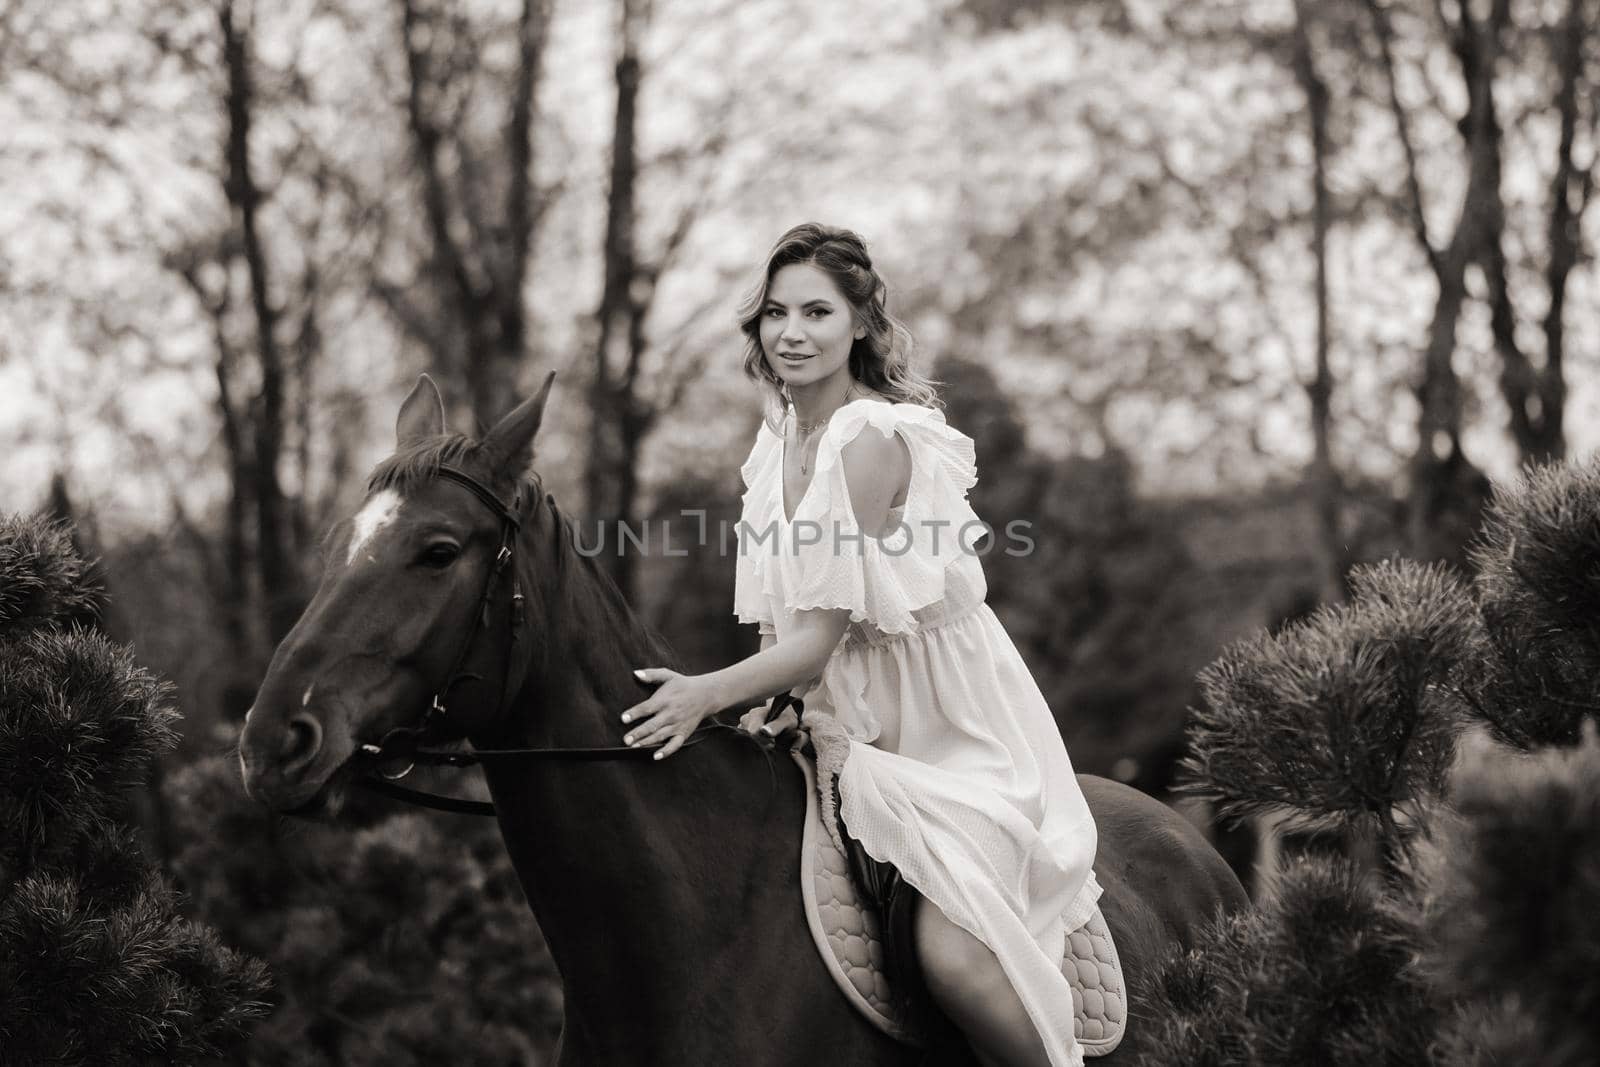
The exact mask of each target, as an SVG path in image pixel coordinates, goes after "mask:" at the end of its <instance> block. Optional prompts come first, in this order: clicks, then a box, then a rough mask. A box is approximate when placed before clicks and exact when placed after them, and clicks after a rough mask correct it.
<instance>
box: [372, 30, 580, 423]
mask: <svg viewBox="0 0 1600 1067" xmlns="http://www.w3.org/2000/svg"><path fill="white" fill-rule="evenodd" d="M400 8H401V21H402V26H403V31H404V38H405V42H404V43H405V53H406V70H407V78H408V83H409V84H408V91H407V97H406V104H407V120H408V124H409V126H410V130H411V137H412V144H413V148H414V151H415V153H416V157H417V164H418V169H419V170H420V172H421V175H422V193H423V195H422V200H423V211H424V214H425V216H426V217H427V223H428V232H429V236H430V239H431V242H432V271H431V274H432V276H433V278H434V279H435V282H436V288H437V292H438V295H439V297H440V299H441V300H442V302H443V304H444V306H445V307H446V308H448V309H449V311H450V312H451V316H452V318H453V319H454V321H455V323H456V325H457V327H458V331H450V330H445V331H438V330H433V329H427V330H425V331H422V332H419V330H418V329H417V328H416V326H415V324H417V323H419V322H424V321H425V317H419V316H417V315H416V314H415V313H414V312H413V311H412V310H411V309H409V308H398V309H397V310H398V311H399V317H400V319H401V322H402V324H404V325H407V326H408V327H411V328H412V330H413V333H417V334H418V335H419V337H420V339H421V340H423V341H424V343H427V344H428V345H429V347H430V348H431V349H432V352H433V359H434V366H435V369H436V370H439V371H440V372H441V373H442V374H443V376H444V377H445V378H447V379H448V380H452V381H455V382H457V383H458V384H459V385H461V386H462V387H463V388H464V391H465V395H466V396H467V397H468V398H470V403H471V406H472V413H473V415H474V417H475V418H476V419H477V421H478V423H479V425H480V426H488V425H492V424H493V423H494V421H495V420H496V419H498V418H499V416H501V415H503V414H504V413H505V412H506V411H507V410H509V409H510V407H511V406H512V403H513V401H514V400H515V399H516V386H517V383H518V378H519V377H520V374H521V370H522V364H523V362H524V360H525V358H526V355H527V353H526V347H527V334H528V329H527V313H526V310H525V308H524V305H523V301H522V290H523V287H524V285H525V284H526V281H527V277H528V270H529V265H530V261H531V259H532V250H533V239H534V235H535V233H536V231H537V230H538V227H539V224H540V222H541V220H542V218H543V215H544V210H545V207H546V206H547V202H548V197H539V196H535V190H534V187H533V181H534V178H533V174H532V168H533V162H534V130H533V124H534V121H535V119H536V117H537V114H538V91H539V84H540V79H541V75H542V71H543V61H544V49H545V45H546V43H547V41H548V38H549V28H550V11H551V0H523V4H522V8H521V10H520V12H519V15H518V18H517V41H518V65H517V71H516V75H515V79H514V81H513V84H512V87H511V108H510V113H509V115H508V117H507V120H506V140H505V145H504V149H505V155H506V158H507V168H508V173H507V175H506V199H505V205H504V211H503V216H502V218H501V220H500V223H501V227H500V229H501V231H502V234H503V235H500V236H497V235H496V233H495V231H496V227H495V226H492V225H489V224H487V222H486V221H485V219H484V217H483V207H482V205H480V204H478V203H477V202H476V201H475V199H474V195H473V192H472V190H471V189H470V188H468V187H467V186H466V185H464V184H460V183H457V184H452V182H451V181H450V179H449V178H448V177H447V176H446V174H445V171H444V168H443V165H442V163H441V158H440V157H441V154H442V152H443V149H444V146H445V133H444V132H443V131H442V130H441V126H440V118H439V116H437V115H435V114H434V113H433V111H432V110H431V105H430V101H431V99H432V98H435V97H437V96H439V95H441V94H440V93H438V92H436V91H434V90H437V89H438V88H439V87H440V86H441V85H443V84H445V83H446V82H447V81H448V79H450V78H451V77H453V76H459V75H457V74H455V73H453V72H450V71H447V70H442V69H439V68H438V65H437V64H436V63H435V62H434V60H433V56H432V55H431V54H430V51H429V45H428V43H427V42H430V41H433V42H436V40H437V37H438V36H439V35H440V34H441V33H442V32H443V28H442V27H441V26H440V25H439V21H438V20H437V19H431V18H430V16H429V15H427V14H425V13H424V12H423V11H422V10H421V9H420V8H419V6H418V3H417V2H416V0H401V4H400ZM451 147H452V148H453V150H454V152H455V154H456V155H457V156H459V157H460V158H461V159H462V160H463V163H462V166H461V167H460V170H461V171H462V172H463V173H466V172H468V171H470V170H472V169H473V167H474V166H475V165H476V164H475V163H474V164H469V163H468V162H467V160H468V159H469V158H470V157H471V156H472V155H473V153H472V149H471V146H470V145H469V144H468V143H467V142H466V141H465V140H463V139H462V138H461V137H459V136H457V137H456V138H455V140H454V142H453V144H452V146H451ZM458 222H463V223H464V224H465V229H466V232H467V233H469V234H471V235H472V238H471V239H470V240H463V238H462V237H461V236H459V233H460V227H459V226H457V225H456V223H458ZM385 300H387V301H388V302H389V303H390V304H391V305H392V306H393V305H396V304H397V303H398V302H399V300H400V297H399V295H398V294H395V293H388V294H386V295H385Z"/></svg>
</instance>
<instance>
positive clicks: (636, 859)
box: [474, 554, 803, 1010]
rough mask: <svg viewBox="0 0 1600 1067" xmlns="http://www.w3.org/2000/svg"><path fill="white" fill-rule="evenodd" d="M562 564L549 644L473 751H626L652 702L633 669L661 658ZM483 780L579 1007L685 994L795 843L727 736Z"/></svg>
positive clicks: (597, 585) (500, 769) (751, 764)
mask: <svg viewBox="0 0 1600 1067" xmlns="http://www.w3.org/2000/svg"><path fill="white" fill-rule="evenodd" d="M562 562H563V565H561V566H557V567H554V568H552V570H553V572H554V573H555V574H559V575H560V576H561V577H560V579H559V581H557V582H556V583H555V584H556V585H557V586H558V588H555V589H552V590H550V594H551V595H550V596H548V597H547V598H546V599H545V600H544V601H543V603H544V604H545V605H546V607H545V611H546V612H547V613H553V617H550V618H547V619H545V620H542V621H541V622H540V623H530V625H529V627H527V629H529V630H531V631H533V632H534V634H535V635H536V637H538V638H541V639H543V640H546V641H548V642H550V644H549V646H548V647H546V648H535V649H530V650H529V654H530V655H531V656H532V657H534V663H533V666H532V667H530V669H529V672H528V680H527V682H526V683H525V684H524V686H523V687H522V690H521V693H520V694H519V697H518V699H517V700H516V702H515V703H514V710H513V714H512V715H511V717H510V719H509V721H508V722H506V723H505V724H503V725H502V728H501V729H500V730H499V731H497V736H494V737H492V738H488V737H486V738H482V739H480V738H474V741H475V742H481V743H484V744H491V745H492V747H534V748H556V747H562V748H565V747H598V746H615V745H620V744H621V743H622V735H623V733H624V732H625V730H624V727H623V724H622V722H621V713H622V711H623V709H624V708H627V707H629V706H631V705H633V704H635V703H638V702H639V701H640V700H642V699H643V698H644V697H645V696H646V695H648V693H649V692H650V689H649V688H648V687H645V686H642V685H640V684H639V683H638V682H637V681H636V680H635V679H634V678H633V675H632V671H633V669H634V668H636V667H647V666H660V665H661V662H660V658H659V657H660V656H661V655H662V654H663V652H664V649H662V648H660V647H658V646H657V645H656V643H655V642H654V641H653V640H652V638H651V637H650V636H649V634H648V632H647V631H646V630H645V629H644V627H643V626H642V625H641V624H640V623H639V622H638V620H637V619H636V617H635V616H634V615H633V613H632V612H631V611H630V610H629V609H628V607H627V605H626V604H625V603H624V602H623V600H622V598H621V596H620V594H618V593H617V592H616V589H615V587H614V586H611V585H610V584H609V583H608V582H603V581H600V580H599V578H598V575H597V574H596V573H595V572H594V571H593V569H592V567H591V566H585V565H584V563H585V561H583V560H581V558H579V557H577V556H576V554H573V555H572V556H570V557H569V558H567V559H565V560H564V561H562ZM535 565H537V563H536V561H535ZM544 578H545V580H546V581H551V580H552V576H551V575H550V574H546V575H544ZM530 588H532V586H531V585H530ZM541 665H542V666H541ZM774 758H778V757H774ZM486 776H487V779H488V782H489V786H490V789H491V791H492V793H493V795H494V799H495V805H496V807H497V808H499V809H500V812H501V814H500V822H501V828H502V830H503V832H504V835H505V839H506V845H507V848H508V850H509V851H510V853H511V857H512V860H513V862H514V863H515V865H516V867H517V871H518V874H519V875H520V877H521V879H522V882H523V888H524V890H525V892H526V893H527V896H528V901H529V904H530V905H531V906H532V908H533V910H534V914H535V915H536V917H537V918H538V920H539V925H540V928H541V929H542V930H543V932H544V934H545V937H546V940H547V941H548V942H549V943H550V947H551V951H552V953H553V954H554V955H555V958H556V961H557V964H558V966H559V967H560V968H561V972H562V975H563V978H564V979H565V980H566V983H567V987H568V994H569V997H572V996H574V995H576V996H577V997H578V998H579V1000H580V1001H582V1000H583V999H584V995H585V993H586V992H588V993H590V994H591V995H593V996H594V997H595V998H597V1000H599V1001H603V1000H604V999H605V998H606V997H607V996H608V995H609V992H610V991H611V990H612V989H613V988H615V987H616V983H618V982H623V983H625V982H628V981H631V982H634V983H635V984H637V983H639V982H646V983H652V984H654V983H662V984H663V985H666V986H670V984H671V983H674V982H684V981H687V980H688V978H689V976H688V975H687V974H685V973H684V972H683V971H681V970H679V968H682V967H689V966H692V964H693V961H695V960H696V959H698V958H700V956H701V955H702V954H703V952H704V949H705V946H706V945H707V944H709V943H712V942H708V941H707V938H713V939H714V940H721V938H720V937H719V936H717V932H718V930H719V928H721V927H724V926H725V925H726V924H727V923H730V922H735V921H738V919H739V917H740V915H741V914H742V913H743V912H744V911H745V910H747V908H748V904H741V899H742V898H744V899H747V898H748V895H749V893H750V891H751V890H750V888H749V887H750V884H751V883H752V882H759V881H770V880H771V879H772V878H774V877H777V874H776V873H775V867H778V866H781V864H775V863H774V862H773V857H774V856H777V855H779V854H780V851H781V850H780V848H779V846H778V844H777V842H778V841H779V840H780V839H782V840H787V839H788V837H790V836H792V835H786V834H778V835H774V834H773V833H772V832H771V831H772V826H771V824H770V821H769V820H770V818H771V817H772V814H773V812H775V811H780V810H782V811H787V810H789V809H790V807H792V805H793V803H794V801H793V798H789V799H785V798H783V797H781V796H780V797H774V795H773V793H772V788H773V778H772V777H771V775H770V773H769V769H768V765H767V762H766V761H765V760H764V759H763V758H762V757H761V755H760V754H759V752H758V750H757V749H756V748H755V746H754V745H753V744H751V745H749V746H746V745H745V744H744V743H742V742H741V741H740V740H739V739H737V738H732V737H731V735H726V736H717V735H713V736H712V737H711V738H710V739H708V740H707V741H705V742H703V743H702V744H700V745H697V746H694V747H691V748H688V749H685V750H682V751H680V752H678V753H676V754H675V755H674V756H673V757H671V758H670V759H667V760H665V761H661V762H657V761H655V760H652V759H649V758H648V757H645V758H639V757H635V758H623V759H617V760H605V761H598V762H596V761H563V760H556V761H549V760H541V761H540V762H538V763H528V764H526V765H518V764H512V765H504V764H497V765H491V766H490V767H489V768H488V769H487V772H486ZM782 780H783V779H781V778H780V779H779V781H782ZM800 802H801V803H803V798H802V799H801V801H800ZM795 829H796V833H797V832H798V826H797V824H796V827H795ZM623 1002H624V1003H633V1001H630V1000H629V999H628V998H624V1001H623ZM599 1010H605V1008H604V1006H603V1005H602V1007H601V1008H600V1009H599Z"/></svg>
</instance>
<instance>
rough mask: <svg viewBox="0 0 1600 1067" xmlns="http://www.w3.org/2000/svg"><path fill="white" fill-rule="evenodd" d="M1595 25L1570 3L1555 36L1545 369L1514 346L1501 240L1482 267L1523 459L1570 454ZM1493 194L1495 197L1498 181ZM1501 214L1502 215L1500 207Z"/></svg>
mask: <svg viewBox="0 0 1600 1067" xmlns="http://www.w3.org/2000/svg"><path fill="white" fill-rule="evenodd" d="M1590 22H1591V20H1590V18H1589V17H1587V12H1586V11H1585V0H1569V3H1568V5H1567V13H1566V16H1565V17H1564V18H1563V19H1562V24H1561V32H1560V34H1559V36H1558V40H1559V41H1560V48H1559V51H1558V53H1557V57H1556V59H1557V64H1558V67H1559V71H1560V73H1559V77H1560V81H1559V83H1558V88H1557V89H1556V101H1555V103H1556V111H1557V113H1558V114H1559V115H1560V119H1561V137H1560V143H1559V147H1558V149H1557V156H1556V169H1555V174H1554V176H1553V178H1552V180H1551V183H1550V215H1549V230H1548V241H1549V257H1550V258H1549V261H1548V262H1547V263H1546V265H1545V284H1546V287H1547V289H1548V293H1549V298H1550V299H1549V304H1548V306H1547V308H1546V311H1545V316H1544V324H1543V325H1544V331H1543V332H1544V342H1545V344H1544V366H1543V367H1542V368H1536V367H1535V366H1534V365H1533V362H1532V360H1530V359H1529V358H1528V357H1527V356H1526V355H1524V354H1523V352H1522V351H1521V349H1520V348H1519V347H1518V346H1517V343H1516V336H1515V332H1514V331H1515V326H1516V316H1515V313H1514V310H1513V308H1512V305H1511V299H1510V293H1509V290H1508V288H1507V285H1506V266H1505V257H1504V255H1503V254H1502V252H1501V248H1500V244H1499V241H1498V240H1497V241H1496V242H1495V245H1494V248H1493V250H1492V257H1491V259H1490V261H1489V262H1488V263H1487V264H1486V265H1485V269H1486V270H1487V271H1488V274H1489V278H1490V284H1491V286H1493V289H1494V299H1495V314H1494V334H1495V345H1496V348H1497V349H1499V351H1500V354H1501V359H1502V366H1501V372H1500V391H1501V395H1503V396H1504V397H1505V401H1506V405H1507V407H1508V408H1509V409H1510V411H1511V432H1512V435H1513V436H1514V437H1515V438H1516V441H1517V446H1518V448H1519V449H1520V451H1521V454H1522V459H1523V461H1524V462H1550V461H1555V460H1560V459H1563V458H1565V456H1566V453H1567V446H1566V430H1565V414H1566V412H1565V409H1566V400H1567V383H1566V370H1565V354H1566V353H1565V349H1566V322H1565V311H1566V298H1567V279H1568V278H1569V276H1570V275H1571V273H1572V269H1573V267H1575V266H1576V265H1577V262H1578V255H1579V248H1580V238H1579V227H1580V224H1581V223H1582V220H1583V214H1584V211H1585V209H1586V208H1587V207H1588V204H1589V199H1590V195H1591V194H1592V192H1593V189H1594V169H1593V166H1592V165H1591V166H1590V167H1588V168H1585V169H1584V170H1582V171H1581V172H1579V170H1578V168H1577V167H1576V166H1575V165H1574V162H1573V158H1572V146H1573V141H1574V140H1575V138H1576V135H1577V126H1578V83H1579V81H1580V79H1581V77H1582V72H1583V44H1584V40H1585V38H1586V36H1587V34H1588V32H1589V26H1590ZM1591 134H1592V131H1591ZM1495 192H1496V195H1497V196H1498V194H1499V187H1498V184H1497V186H1496V190H1495ZM1574 200H1576V203H1574ZM1501 217H1502V219H1503V209H1502V212H1501Z"/></svg>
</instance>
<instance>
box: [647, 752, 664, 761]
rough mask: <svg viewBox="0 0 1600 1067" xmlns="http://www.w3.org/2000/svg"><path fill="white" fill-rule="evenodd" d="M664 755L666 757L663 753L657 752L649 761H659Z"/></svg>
mask: <svg viewBox="0 0 1600 1067" xmlns="http://www.w3.org/2000/svg"><path fill="white" fill-rule="evenodd" d="M664 755H666V753H665V752H657V753H656V754H655V755H654V756H651V757H650V758H651V759H660V758H661V757H662V756H664Z"/></svg>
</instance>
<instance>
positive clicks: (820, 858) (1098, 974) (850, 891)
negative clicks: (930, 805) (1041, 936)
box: [789, 747, 1128, 1056]
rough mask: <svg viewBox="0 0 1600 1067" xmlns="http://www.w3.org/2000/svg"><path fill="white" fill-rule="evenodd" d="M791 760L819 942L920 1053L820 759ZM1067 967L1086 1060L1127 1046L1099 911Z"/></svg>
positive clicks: (872, 1009) (870, 1012) (839, 971)
mask: <svg viewBox="0 0 1600 1067" xmlns="http://www.w3.org/2000/svg"><path fill="white" fill-rule="evenodd" d="M789 754H790V755H791V756H792V757H793V758H794V760H795V762H796V763H798V764H800V769H801V770H802V771H803V772H804V773H805V778H806V823H805V832H804V834H803V835H802V837H801V844H800V889H801V893H802V895H803V896H804V898H805V909H806V922H807V924H808V925H809V926H810V927H811V936H812V939H813V940H814V941H815V942H816V944H817V950H818V952H819V953H820V954H821V956H822V961H823V963H824V964H826V966H827V968H828V971H829V973H830V974H832V975H833V978H834V981H835V982H836V983H837V984H838V986H839V988H840V989H841V990H842V991H843V992H844V995H845V997H846V998H847V999H848V1000H849V1001H850V1002H851V1003H852V1004H854V1005H855V1006H856V1008H857V1009H859V1010H860V1011H861V1013H862V1014H863V1015H865V1016H866V1017H867V1018H868V1019H869V1020H871V1021H872V1023H873V1024H874V1025H876V1026H877V1027H878V1028H879V1029H881V1030H883V1031H884V1032H885V1033H887V1034H889V1035H890V1036H892V1037H894V1038H897V1039H898V1040H900V1041H903V1042H905V1043H906V1044H909V1045H916V1046H919V1047H920V1046H921V1045H922V1040H921V1037H920V1035H919V1034H917V1033H915V1032H914V1031H913V1030H912V1028H911V1027H910V1026H909V1025H908V1024H907V1022H906V1020H904V1019H902V1018H901V1017H900V1014H899V1011H900V1009H899V1008H898V1006H897V1001H896V998H895V997H894V996H893V995H892V989H891V986H890V983H889V978H888V977H887V975H886V974H885V971H884V949H883V933H882V930H883V927H882V923H881V921H880V919H879V916H878V911H877V908H876V907H875V906H874V905H872V904H870V903H868V902H866V901H864V900H862V899H861V897H860V896H859V895H858V894H857V892H856V886H855V882H854V881H853V880H852V879H851V878H850V864H849V860H848V859H846V857H845V853H844V849H843V848H841V847H840V844H839V842H838V841H837V840H836V839H835V837H834V835H833V834H832V833H830V832H829V830H828V828H827V826H826V825H825V823H824V821H823V814H822V811H821V805H820V804H819V802H818V789H817V772H816V767H815V765H814V761H813V759H812V758H811V757H810V756H809V755H807V754H806V753H805V752H803V751H801V750H800V749H799V748H798V747H797V748H795V749H792V750H791V751H790V753H789ZM830 807H831V805H830ZM1061 969H1062V973H1063V974H1065V975H1066V977H1067V981H1068V983H1069V984H1070V985H1071V986H1072V1008H1073V1012H1074V1015H1075V1020H1074V1022H1073V1028H1072V1029H1073V1034H1074V1035H1075V1036H1076V1037H1077V1039H1078V1043H1079V1044H1080V1045H1081V1046H1083V1054H1084V1055H1085V1056H1104V1055H1106V1054H1108V1053H1110V1052H1111V1051H1113V1050H1114V1049H1115V1048H1116V1047H1117V1045H1118V1044H1120V1043H1121V1041H1122V1034H1123V1030H1124V1028H1125V1027H1126V1025H1127V1021H1128V997H1127V992H1126V986H1125V985H1124V983H1123V978H1122V965H1121V963H1120V962H1118V960H1117V949H1116V946H1115V945H1114V944H1113V943H1112V941H1111V931H1110V929H1108V928H1107V926H1106V921H1105V916H1104V915H1102V914H1101V913H1100V909H1099V907H1096V908H1095V910H1094V914H1093V915H1092V916H1090V917H1089V920H1088V922H1086V923H1084V924H1083V925H1082V926H1080V927H1079V928H1078V929H1076V930H1074V931H1072V932H1071V933H1070V934H1069V935H1068V936H1067V948H1066V954H1065V958H1064V959H1063V960H1062V961H1061Z"/></svg>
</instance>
